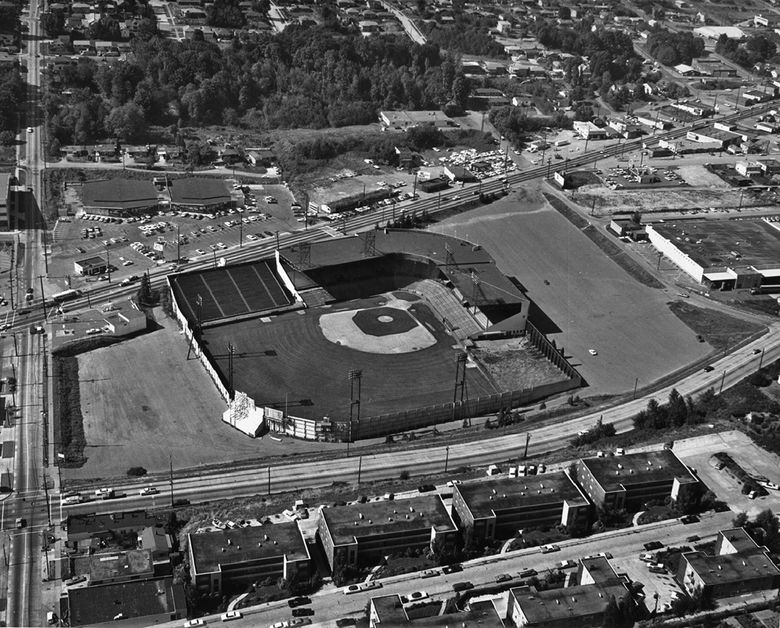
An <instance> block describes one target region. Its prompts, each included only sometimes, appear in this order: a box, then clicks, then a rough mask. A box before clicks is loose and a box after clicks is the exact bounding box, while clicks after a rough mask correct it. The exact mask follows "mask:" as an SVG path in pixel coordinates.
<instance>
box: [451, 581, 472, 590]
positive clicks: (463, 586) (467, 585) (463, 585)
mask: <svg viewBox="0 0 780 628" xmlns="http://www.w3.org/2000/svg"><path fill="white" fill-rule="evenodd" d="M473 588H474V585H473V584H472V583H471V582H456V583H455V584H453V585H452V590H453V591H455V593H457V592H458V591H467V590H468V589H473Z"/></svg>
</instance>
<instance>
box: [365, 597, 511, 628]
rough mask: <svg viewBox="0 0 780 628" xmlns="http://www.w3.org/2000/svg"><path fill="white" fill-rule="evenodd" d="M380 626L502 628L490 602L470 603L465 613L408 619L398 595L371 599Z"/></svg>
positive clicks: (501, 623)
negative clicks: (472, 627)
mask: <svg viewBox="0 0 780 628" xmlns="http://www.w3.org/2000/svg"><path fill="white" fill-rule="evenodd" d="M371 603H372V604H373V606H374V609H375V611H376V614H377V616H378V617H379V623H380V624H381V625H382V626H450V627H452V626H458V627H463V628H469V627H471V626H474V627H476V626H479V628H503V626H504V622H503V621H502V620H501V617H500V616H499V615H498V612H497V611H496V608H495V606H493V603H492V602H490V601H477V602H471V603H470V604H469V608H468V610H466V611H462V612H456V613H447V614H446V615H438V614H437V615H432V616H426V617H415V616H414V613H412V615H413V617H412V618H410V617H409V615H408V614H407V612H406V610H405V609H404V607H403V604H402V603H401V599H400V597H399V596H398V594H395V595H383V596H381V597H375V598H371Z"/></svg>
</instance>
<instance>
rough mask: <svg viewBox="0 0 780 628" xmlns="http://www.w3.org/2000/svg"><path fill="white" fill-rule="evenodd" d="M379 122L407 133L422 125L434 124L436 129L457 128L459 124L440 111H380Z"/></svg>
mask: <svg viewBox="0 0 780 628" xmlns="http://www.w3.org/2000/svg"><path fill="white" fill-rule="evenodd" d="M379 121H380V122H381V123H382V124H383V125H384V126H385V127H388V128H391V129H398V130H401V131H405V130H406V129H411V128H412V127H415V126H420V125H422V124H432V125H433V126H435V127H436V128H446V127H455V126H457V124H456V123H455V121H454V120H453V119H452V118H450V117H449V116H448V115H446V114H444V113H443V112H441V111H439V110H433V111H380V112H379Z"/></svg>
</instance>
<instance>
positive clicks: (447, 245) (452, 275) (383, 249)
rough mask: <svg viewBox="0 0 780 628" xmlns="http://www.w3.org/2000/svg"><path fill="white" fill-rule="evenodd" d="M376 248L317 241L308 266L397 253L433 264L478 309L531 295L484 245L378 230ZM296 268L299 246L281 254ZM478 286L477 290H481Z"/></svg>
mask: <svg viewBox="0 0 780 628" xmlns="http://www.w3.org/2000/svg"><path fill="white" fill-rule="evenodd" d="M371 233H373V234H375V240H374V246H373V247H371V246H368V243H367V242H366V235H365V234H360V235H359V236H357V237H356V236H351V237H344V238H336V239H330V240H326V241H324V242H316V243H313V244H312V245H311V248H310V249H309V257H308V264H309V265H310V266H313V267H321V266H335V265H338V264H348V263H352V262H358V261H362V260H364V259H366V258H368V257H378V256H381V255H390V254H394V253H396V254H397V253H400V254H406V255H410V256H416V257H421V258H425V259H428V260H431V261H432V262H433V263H435V264H437V265H438V266H439V267H440V269H441V270H442V272H443V273H444V274H445V275H446V276H447V278H448V279H449V280H450V281H452V283H453V284H455V286H456V287H457V288H458V289H459V290H460V292H461V294H463V296H464V297H465V298H466V299H467V300H468V301H469V303H470V304H472V305H477V306H484V305H497V304H510V303H511V304H518V303H524V302H526V301H527V298H526V296H525V295H524V294H523V293H522V292H521V291H520V290H519V289H518V288H517V287H516V286H515V285H514V284H513V283H512V282H511V281H510V280H509V279H508V278H507V277H506V276H505V275H504V274H503V273H502V272H501V271H500V270H499V269H498V267H497V266H496V264H495V262H494V261H493V258H492V257H491V255H490V253H488V252H487V251H485V249H483V248H482V247H481V246H479V245H476V244H473V243H472V242H468V241H466V240H461V239H458V238H454V237H452V236H448V235H443V234H439V233H431V232H429V231H417V230H414V229H377V230H375V231H373V232H371ZM281 254H282V256H283V257H284V258H285V259H286V260H287V261H288V263H290V264H291V265H293V266H295V264H296V262H297V261H298V259H299V257H300V255H299V252H298V249H297V248H296V247H290V248H288V249H285V250H283V251H282V252H281ZM475 283H476V284H477V285H476V290H475Z"/></svg>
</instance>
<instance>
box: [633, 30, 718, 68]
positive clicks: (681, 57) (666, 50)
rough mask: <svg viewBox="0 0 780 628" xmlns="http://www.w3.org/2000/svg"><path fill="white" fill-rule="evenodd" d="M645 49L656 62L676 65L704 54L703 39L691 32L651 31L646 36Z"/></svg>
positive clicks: (688, 61)
mask: <svg viewBox="0 0 780 628" xmlns="http://www.w3.org/2000/svg"><path fill="white" fill-rule="evenodd" d="M647 49H648V51H649V52H650V54H651V55H653V57H655V59H656V60H657V61H658V63H663V64H664V65H677V64H678V63H690V62H691V61H693V59H695V58H697V57H701V56H702V54H704V40H703V39H702V38H701V37H694V35H693V33H677V32H675V33H673V32H670V31H664V30H657V31H652V32H651V33H650V35H649V36H648V38H647Z"/></svg>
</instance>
